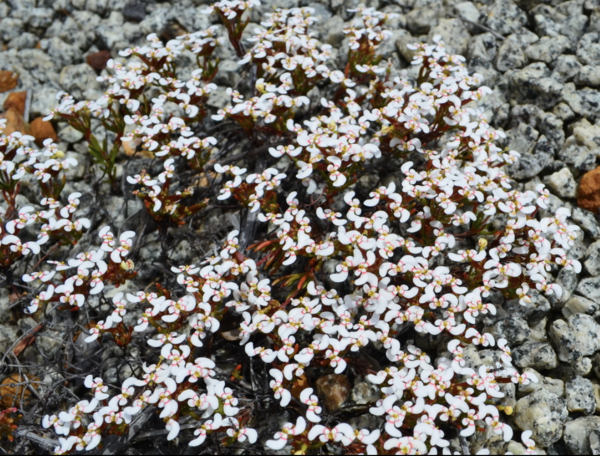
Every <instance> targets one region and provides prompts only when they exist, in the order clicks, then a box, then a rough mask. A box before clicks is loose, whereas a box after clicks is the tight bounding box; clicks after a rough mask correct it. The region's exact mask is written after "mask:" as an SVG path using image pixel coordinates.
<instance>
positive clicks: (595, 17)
mask: <svg viewBox="0 0 600 456" xmlns="http://www.w3.org/2000/svg"><path fill="white" fill-rule="evenodd" d="M588 31H589V32H600V7H599V8H595V9H594V11H592V14H591V15H590V26H589V28H588Z"/></svg>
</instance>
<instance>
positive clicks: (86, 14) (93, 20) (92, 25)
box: [71, 11, 102, 30]
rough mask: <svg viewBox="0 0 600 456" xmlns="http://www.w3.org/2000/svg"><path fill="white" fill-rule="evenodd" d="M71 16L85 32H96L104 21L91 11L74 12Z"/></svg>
mask: <svg viewBox="0 0 600 456" xmlns="http://www.w3.org/2000/svg"><path fill="white" fill-rule="evenodd" d="M71 16H72V17H73V20H74V21H75V22H77V23H78V24H79V25H80V26H81V28H83V29H84V30H95V29H96V27H98V26H99V25H100V21H101V20H102V18H101V17H100V16H98V15H97V14H94V13H92V12H90V11H73V13H72V15H71Z"/></svg>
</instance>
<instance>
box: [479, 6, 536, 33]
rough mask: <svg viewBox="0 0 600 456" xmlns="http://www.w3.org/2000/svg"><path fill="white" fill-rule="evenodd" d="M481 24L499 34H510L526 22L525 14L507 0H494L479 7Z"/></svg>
mask: <svg viewBox="0 0 600 456" xmlns="http://www.w3.org/2000/svg"><path fill="white" fill-rule="evenodd" d="M481 15H482V18H481V24H482V25H485V26H486V27H489V28H490V29H492V30H493V31H495V32H498V33H500V34H501V35H510V34H511V33H514V32H515V31H516V30H518V29H519V28H521V27H523V26H524V25H525V24H527V15H526V14H525V12H524V11H523V10H522V9H520V8H519V7H518V6H517V5H515V4H514V3H513V2H511V1H509V0H495V1H494V2H493V3H492V4H491V5H489V6H484V7H483V8H482V9H481Z"/></svg>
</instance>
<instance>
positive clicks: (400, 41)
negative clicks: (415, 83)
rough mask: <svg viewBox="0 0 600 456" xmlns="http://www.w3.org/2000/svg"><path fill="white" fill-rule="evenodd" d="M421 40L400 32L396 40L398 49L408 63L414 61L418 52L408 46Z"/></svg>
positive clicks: (405, 32)
mask: <svg viewBox="0 0 600 456" xmlns="http://www.w3.org/2000/svg"><path fill="white" fill-rule="evenodd" d="M418 41H419V40H418V39H417V38H415V37H414V36H412V35H411V34H410V33H408V32H407V31H405V30H404V31H402V30H401V31H399V34H398V36H397V37H396V40H395V45H396V49H398V52H399V53H400V55H401V56H402V57H404V59H405V60H406V61H407V62H412V59H413V58H414V57H415V55H416V52H415V51H414V50H413V49H409V48H408V47H407V46H408V45H409V44H414V43H416V42H418Z"/></svg>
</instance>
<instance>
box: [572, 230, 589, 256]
mask: <svg viewBox="0 0 600 456" xmlns="http://www.w3.org/2000/svg"><path fill="white" fill-rule="evenodd" d="M586 250H587V244H586V243H585V242H584V233H583V231H581V230H579V231H577V233H575V241H574V244H573V245H572V246H570V247H569V249H568V254H569V256H570V257H571V258H573V259H575V260H581V259H582V258H583V257H584V256H585V251H586Z"/></svg>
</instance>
